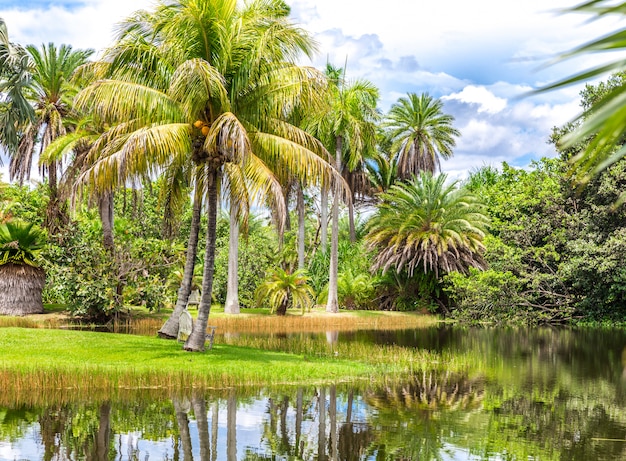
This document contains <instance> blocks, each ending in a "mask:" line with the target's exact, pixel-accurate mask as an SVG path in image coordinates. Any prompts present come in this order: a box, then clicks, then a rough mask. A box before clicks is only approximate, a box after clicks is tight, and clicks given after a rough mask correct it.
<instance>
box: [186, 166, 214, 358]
mask: <svg viewBox="0 0 626 461" xmlns="http://www.w3.org/2000/svg"><path fill="white" fill-rule="evenodd" d="M207 181H208V192H207V200H208V203H207V206H208V212H207V218H208V219H207V231H206V248H205V253H204V273H203V274H202V297H201V298H200V305H199V306H198V319H197V320H196V323H194V325H193V329H192V330H191V334H190V335H189V338H187V341H185V346H184V349H185V350H186V351H191V352H202V351H204V342H205V340H206V327H207V324H208V322H209V313H210V312H211V296H212V294H213V273H214V272H215V238H216V228H217V189H218V188H217V182H218V181H219V172H218V171H217V170H215V169H212V170H211V171H210V172H209V177H208V178H207Z"/></svg>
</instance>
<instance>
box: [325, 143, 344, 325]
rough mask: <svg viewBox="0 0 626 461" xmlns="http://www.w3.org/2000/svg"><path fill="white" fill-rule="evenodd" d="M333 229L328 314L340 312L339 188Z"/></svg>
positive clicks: (333, 215)
mask: <svg viewBox="0 0 626 461" xmlns="http://www.w3.org/2000/svg"><path fill="white" fill-rule="evenodd" d="M342 146H343V139H342V137H341V136H337V139H336V145H335V147H336V150H335V155H336V156H337V158H336V161H337V171H341V151H342ZM331 214H332V229H331V236H330V268H329V273H328V302H327V303H326V312H332V313H337V312H339V299H338V296H337V272H338V267H337V266H338V265H339V186H337V189H336V190H335V193H334V196H333V209H332V213H331Z"/></svg>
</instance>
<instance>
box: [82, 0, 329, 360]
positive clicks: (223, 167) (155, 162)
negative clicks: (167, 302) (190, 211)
mask: <svg viewBox="0 0 626 461" xmlns="http://www.w3.org/2000/svg"><path fill="white" fill-rule="evenodd" d="M286 8H287V6H286V4H284V3H283V2H282V1H277V0H267V1H265V0H257V1H255V2H252V3H250V4H248V5H246V6H245V7H242V8H240V7H238V6H237V2H236V1H235V0H180V1H176V2H163V3H160V4H158V5H157V7H156V9H155V10H154V11H153V12H138V13H136V14H135V16H133V17H131V18H130V19H129V20H128V21H127V22H126V23H125V24H123V25H122V28H121V36H120V40H119V42H118V44H117V45H116V47H114V48H113V49H112V50H111V52H110V53H109V56H108V59H109V60H110V61H111V62H113V64H114V66H117V67H118V69H119V70H118V71H117V72H116V73H115V74H114V77H115V78H113V79H106V80H100V81H97V82H96V83H94V84H92V85H90V86H89V87H87V88H86V89H85V90H83V91H82V92H81V93H80V94H79V96H78V98H77V100H76V102H77V106H78V107H79V109H84V110H87V111H91V113H93V114H94V116H95V117H97V118H99V119H100V120H101V121H103V122H106V123H110V124H111V126H112V128H111V129H110V130H109V132H108V133H106V134H105V135H104V136H103V137H102V142H100V143H96V149H94V155H96V154H97V157H96V158H95V159H94V166H93V167H92V168H91V169H90V170H88V171H87V172H86V173H85V174H84V175H83V180H85V181H89V182H91V183H94V184H98V185H99V186H100V187H108V188H112V187H116V186H117V185H118V184H121V183H122V182H123V181H124V180H125V178H127V177H130V176H132V175H139V174H147V173H150V172H154V173H157V172H158V171H160V170H161V169H162V168H163V167H165V166H170V165H172V163H173V162H176V164H177V165H180V166H181V167H182V166H183V165H187V164H189V163H190V162H193V163H194V164H196V165H197V168H196V171H197V172H198V176H197V178H198V179H197V180H196V187H197V188H198V187H202V188H203V189H202V190H203V191H204V196H205V197H206V200H207V209H208V216H207V218H208V231H207V243H206V247H205V262H204V274H203V286H202V299H201V301H200V306H199V308H198V321H197V322H196V324H195V326H194V331H193V332H192V334H191V335H190V337H189V338H188V340H187V342H186V343H185V349H187V350H203V348H204V339H205V330H206V324H207V319H208V315H209V312H210V300H211V294H212V281H213V270H214V256H215V225H216V211H217V200H218V191H219V190H220V189H223V191H224V192H225V193H226V194H227V195H228V196H229V197H230V200H231V202H232V201H234V202H236V203H237V205H238V209H239V210H240V212H241V213H242V214H245V212H246V211H247V207H248V205H249V201H250V200H251V198H253V197H256V196H261V195H269V196H273V197H275V198H274V200H275V201H276V203H280V201H281V200H280V196H281V195H280V185H279V184H278V183H277V181H275V179H274V175H273V174H272V169H277V170H281V169H285V170H289V171H290V172H292V173H293V174H295V175H297V176H299V177H301V178H302V179H303V180H306V181H311V180H313V179H316V178H320V180H322V181H325V182H330V181H331V177H332V176H333V173H332V170H330V169H329V168H328V164H327V163H326V162H325V161H324V160H323V159H322V158H321V157H320V156H318V155H316V153H321V152H322V151H323V148H322V146H321V145H319V143H318V142H317V141H315V140H314V139H313V138H312V137H310V136H308V135H306V133H304V132H302V131H301V130H298V129H296V128H295V127H293V126H292V125H290V124H288V123H286V122H285V119H286V116H287V115H288V111H289V109H290V108H292V107H295V106H296V105H297V104H301V103H303V101H308V100H313V99H314V98H315V94H316V93H317V92H318V91H319V88H318V85H320V84H321V83H322V82H323V79H321V78H320V76H319V75H318V73H317V72H315V71H313V70H311V69H305V68H301V67H298V66H296V65H294V64H292V63H291V60H292V58H294V57H295V56H296V55H297V54H298V53H300V52H302V51H306V52H309V51H310V50H311V41H310V39H309V38H308V36H306V34H304V33H303V32H302V31H300V30H298V29H296V28H294V27H293V26H292V25H291V24H290V23H288V22H287V21H286V20H285V18H284V16H285V9H286ZM105 141H106V142H105ZM270 167H271V169H270ZM197 196H198V195H197ZM282 210H283V213H284V204H283V205H282ZM194 258H195V256H194ZM194 258H190V254H189V252H188V255H187V262H188V264H187V265H191V267H193V266H192V265H193V259H194ZM187 265H186V272H187ZM191 273H193V270H192V271H191ZM179 294H180V293H179ZM182 295H183V296H182V298H184V299H183V301H184V302H183V303H177V309H178V306H179V304H182V305H183V307H184V304H186V297H188V295H189V293H186V296H185V293H182ZM180 298H181V296H179V300H180ZM175 316H176V311H175V312H174V314H173V315H172V318H174V317H175ZM162 330H163V329H162Z"/></svg>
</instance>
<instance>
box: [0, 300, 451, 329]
mask: <svg viewBox="0 0 626 461" xmlns="http://www.w3.org/2000/svg"><path fill="white" fill-rule="evenodd" d="M190 313H191V316H192V317H194V318H195V317H196V316H197V310H196V309H191V310H190ZM170 314H171V309H164V310H162V311H160V312H158V313H157V312H148V311H147V310H146V309H143V308H133V309H130V310H129V311H128V312H126V313H125V315H124V316H123V317H122V318H120V319H119V320H118V321H116V322H113V321H112V322H110V324H109V325H108V326H109V327H110V330H111V331H113V332H132V333H134V334H143V335H154V334H156V332H157V331H158V330H159V328H161V326H162V325H163V323H164V322H165V320H166V319H167V318H168V317H169V315H170ZM438 321H439V320H438V319H437V318H436V317H434V316H431V315H421V314H417V313H413V312H388V311H345V310H342V311H340V312H339V313H337V314H328V313H327V312H325V309H324V308H314V309H311V311H309V312H307V313H306V314H305V315H301V314H300V312H299V311H295V310H293V311H288V313H287V315H286V316H284V317H279V316H277V315H270V310H269V309H267V308H264V309H242V311H241V314H239V315H229V314H224V309H223V307H221V306H213V307H212V308H211V314H210V317H209V323H210V324H211V325H213V326H216V327H217V333H218V334H222V333H297V332H325V331H354V330H364V329H371V330H378V329H385V330H394V329H404V328H423V327H428V326H432V325H434V324H436V323H437V322H438ZM0 327H23V328H70V327H71V328H80V329H96V328H97V325H94V324H91V323H89V322H84V321H81V320H80V319H72V318H71V317H70V316H69V315H68V314H67V313H66V312H64V311H62V310H60V308H59V307H55V308H52V307H50V306H46V313H45V314H38V315H29V316H26V317H5V316H0Z"/></svg>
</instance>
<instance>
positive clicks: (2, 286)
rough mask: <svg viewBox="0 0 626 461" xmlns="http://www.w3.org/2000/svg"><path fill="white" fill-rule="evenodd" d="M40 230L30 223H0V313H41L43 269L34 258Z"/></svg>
mask: <svg viewBox="0 0 626 461" xmlns="http://www.w3.org/2000/svg"><path fill="white" fill-rule="evenodd" d="M42 248H43V232H42V231H41V229H39V228H38V227H35V225H34V224H32V223H26V222H22V221H7V222H5V223H2V224H0V314H1V315H27V314H40V313H43V300H42V291H43V287H44V284H45V280H46V276H45V272H44V271H43V269H42V268H41V267H39V264H38V262H37V260H36V257H37V254H38V253H39V252H40V251H41V249H42Z"/></svg>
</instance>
